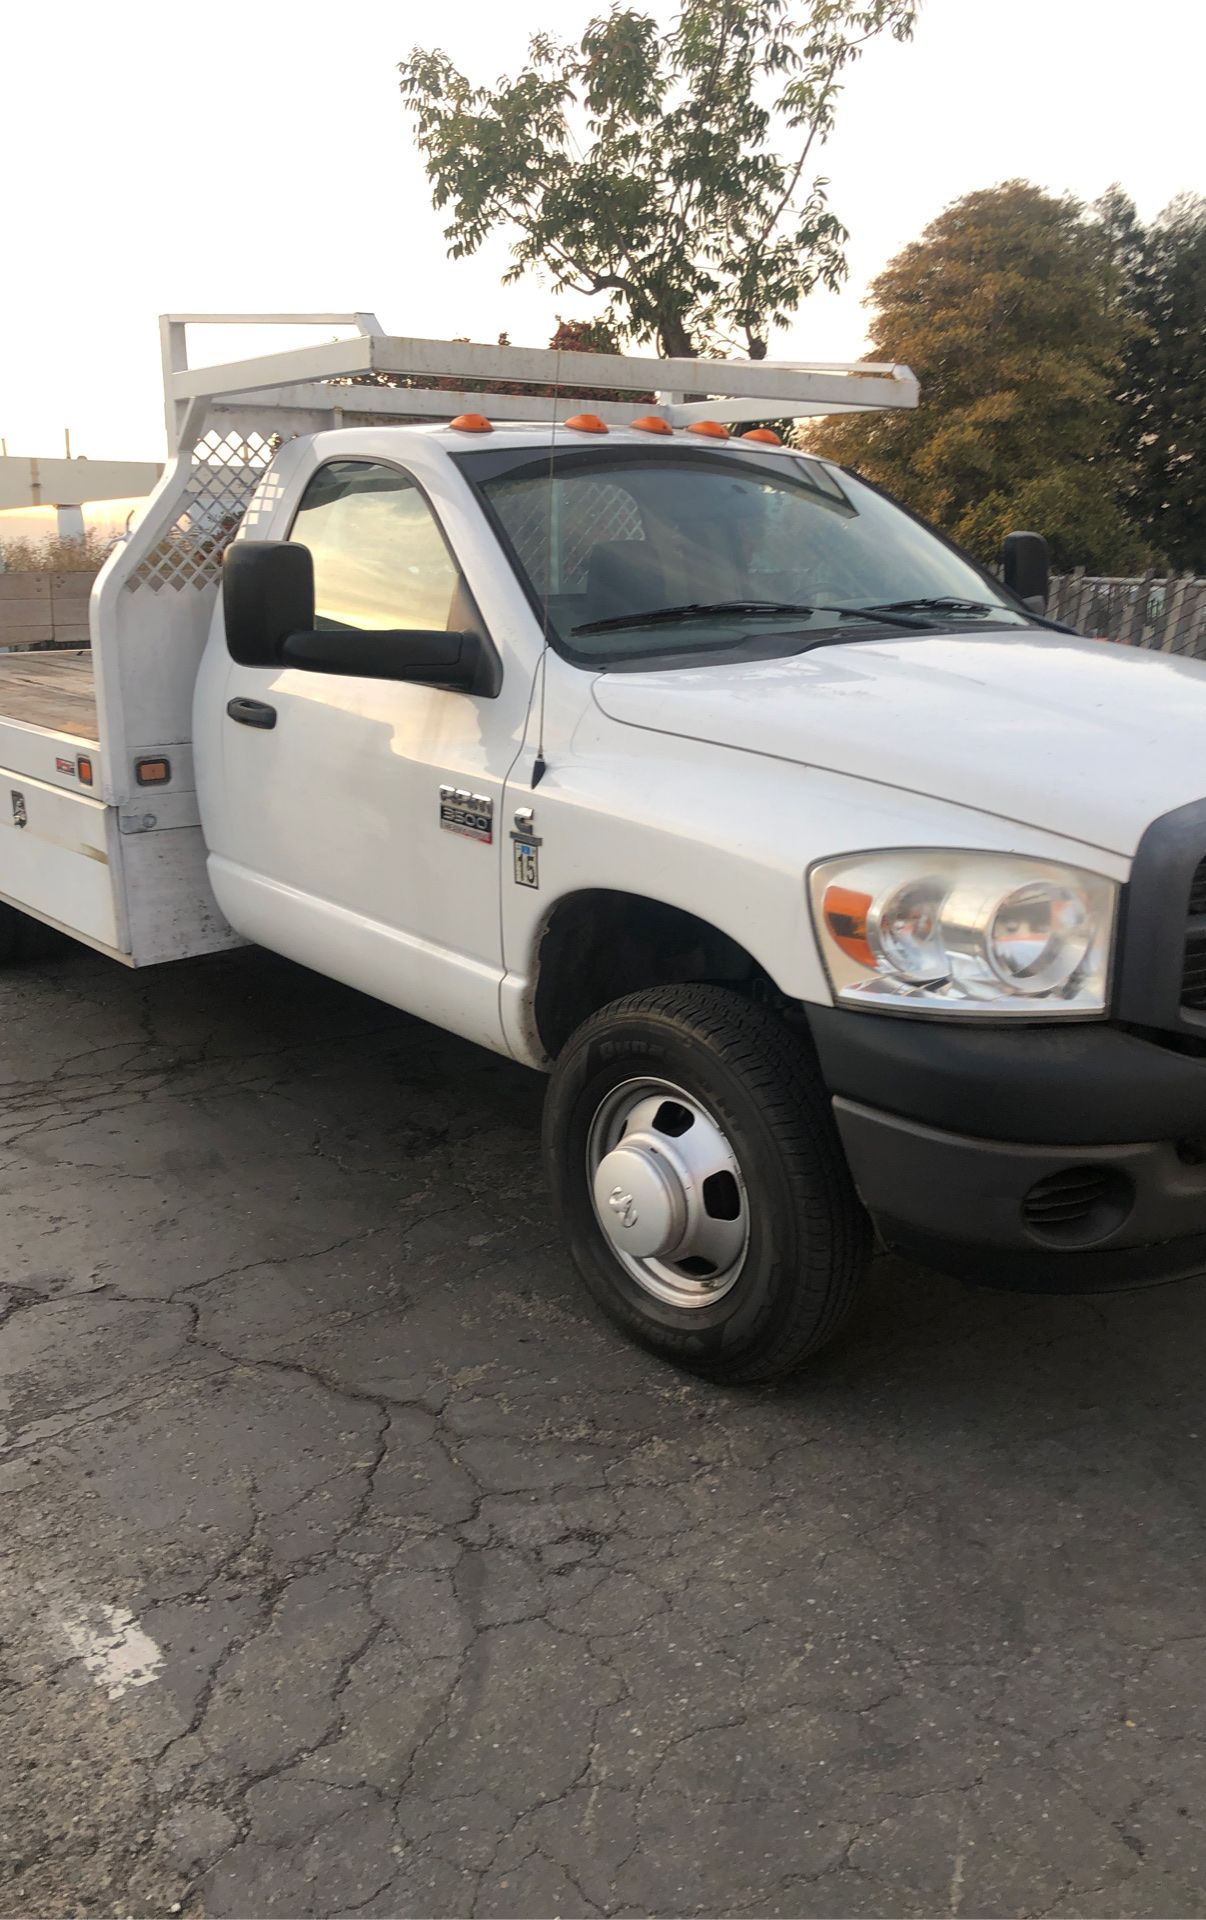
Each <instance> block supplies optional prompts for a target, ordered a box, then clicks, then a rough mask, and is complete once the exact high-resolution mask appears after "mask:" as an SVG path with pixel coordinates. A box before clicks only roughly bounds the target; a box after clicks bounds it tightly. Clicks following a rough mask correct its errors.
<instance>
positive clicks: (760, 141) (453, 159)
mask: <svg viewBox="0 0 1206 1920" xmlns="http://www.w3.org/2000/svg"><path fill="white" fill-rule="evenodd" d="M916 10H917V0H804V5H803V7H802V9H801V11H800V13H799V16H798V17H797V16H796V15H793V14H792V13H790V12H789V10H788V0H684V5H683V8H682V12H681V13H680V14H679V16H678V18H677V20H676V22H675V25H674V26H673V27H672V28H671V29H670V30H669V31H668V32H667V31H664V30H663V29H662V28H660V27H659V26H658V24H657V22H656V21H655V20H653V19H652V18H650V16H649V15H647V14H644V13H639V12H636V11H635V10H633V9H632V8H630V7H622V6H619V5H616V6H613V8H612V10H611V11H610V12H609V13H607V14H604V15H602V16H600V17H599V18H597V19H595V20H593V21H592V22H591V24H590V25H589V26H588V27H587V29H586V32H585V33H584V34H583V36H582V38H581V40H580V41H578V42H577V43H576V44H567V43H563V42H560V41H558V40H556V39H554V38H553V36H552V35H551V34H547V33H541V34H537V35H536V37H535V38H534V39H533V40H532V42H531V44H530V47H529V50H528V61H527V64H526V66H524V67H523V69H522V71H521V72H520V73H519V74H517V75H516V77H515V78H514V79H506V78H504V79H502V80H500V81H499V82H498V84H497V86H495V87H494V88H489V87H475V86H473V85H472V84H471V82H470V81H469V80H468V79H466V77H465V76H464V75H463V74H462V73H460V72H459V71H458V70H457V68H456V67H455V66H454V65H453V63H452V61H451V60H450V59H449V58H448V56H447V54H445V53H442V52H440V51H439V50H438V49H431V50H428V49H423V48H419V47H416V48H415V49H414V50H413V51H412V53H411V55H410V57H409V59H407V60H405V61H403V62H402V63H401V66H400V69H399V70H400V72H401V75H402V79H401V87H402V93H403V96H404V98H405V100H406V103H407V106H408V107H409V109H410V110H411V112H412V113H413V115H414V117H415V127H416V139H417V143H418V145H419V148H420V150H421V152H422V153H423V155H424V158H425V161H426V166H427V174H428V177H429V179H430V180H431V182H432V185H433V187H434V197H435V204H436V206H437V207H449V208H451V218H450V221H449V224H448V226H447V228H446V230H445V231H446V236H447V238H448V241H449V252H450V254H451V256H452V258H454V259H457V258H461V257H463V256H464V255H467V254H471V253H474V252H475V251H476V250H477V248H478V247H480V246H481V244H482V242H483V241H484V240H485V239H486V237H487V236H488V235H489V234H491V233H493V232H494V231H496V230H497V229H500V228H501V229H506V230H509V231H510V232H512V233H514V234H515V235H516V236H517V237H516V238H515V241H514V245H513V249H512V251H513V255H514V264H513V266H512V267H511V268H510V270H509V272H508V274H507V275H506V279H507V280H509V281H514V280H517V279H519V278H520V277H521V276H522V275H523V274H524V273H525V272H527V271H528V270H529V269H532V268H537V269H541V270H543V271H544V272H545V273H547V274H548V275H549V276H550V278H551V280H552V282H553V284H554V286H555V287H557V288H558V289H559V290H572V291H573V292H575V293H578V294H594V295H604V296H606V297H607V301H608V307H607V317H608V321H609V323H610V325H611V326H612V327H613V328H614V329H615V330H616V332H617V333H618V334H619V335H621V336H623V337H625V338H629V339H637V340H653V341H656V343H657V347H658V350H659V352H661V353H665V354H669V355H674V356H682V355H691V354H694V353H698V352H699V351H701V350H704V349H708V348H713V349H714V348H717V347H719V346H722V345H723V344H725V343H726V342H727V340H728V339H729V338H730V337H731V336H734V335H735V336H737V337H738V338H739V339H740V340H741V342H742V343H743V345H744V347H745V350H746V351H747V352H748V353H749V354H750V355H751V356H752V357H753V358H755V359H762V358H763V357H764V356H765V354H766V348H767V338H768V334H769V332H770V329H771V328H773V327H775V326H780V325H783V324H784V323H785V322H786V321H787V320H788V318H789V317H790V315H791V314H792V313H794V312H795V310H796V308H797V307H798V305H799V303H800V301H801V300H802V299H803V297H804V296H805V295H806V294H807V293H808V291H809V289H810V288H811V287H813V286H814V285H816V284H817V283H818V282H819V283H820V284H822V285H824V286H827V287H836V286H838V285H839V284H840V282H841V281H842V279H843V278H844V277H845V273H846V259H845V254H844V251H843V249H844V245H845V242H846V239H847V234H846V230H845V228H844V227H843V226H842V225H841V222H840V221H839V220H838V218H837V217H836V215H835V214H834V213H833V212H832V211H831V210H830V207H829V204H828V197H827V189H828V181H827V180H825V179H824V178H822V177H821V176H819V175H817V174H815V173H814V172H813V164H814V162H815V158H816V155H817V153H818V151H819V149H820V147H821V146H822V145H823V143H824V141H825V139H826V137H827V136H828V134H829V132H830V130H831V129H832V127H833V124H834V118H835V114H836V109H837V102H838V98H839V95H840V92H841V88H842V83H843V79H844V76H845V75H846V73H847V72H848V70H849V68H850V66H851V65H852V64H853V62H854V61H856V60H857V59H858V57H859V55H860V53H861V51H862V50H863V48H864V47H865V46H866V44H867V43H868V42H869V41H870V40H873V39H874V38H875V37H876V36H877V35H879V34H882V33H889V34H891V35H892V36H893V37H894V38H895V39H897V40H906V39H908V38H909V37H910V35H911V33H912V28H913V21H914V16H915V14H916Z"/></svg>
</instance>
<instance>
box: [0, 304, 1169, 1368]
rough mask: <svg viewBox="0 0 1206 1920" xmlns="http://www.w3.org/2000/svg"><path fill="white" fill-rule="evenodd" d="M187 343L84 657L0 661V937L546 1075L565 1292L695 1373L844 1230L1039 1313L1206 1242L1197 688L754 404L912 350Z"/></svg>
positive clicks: (743, 1358)
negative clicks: (185, 965)
mask: <svg viewBox="0 0 1206 1920" xmlns="http://www.w3.org/2000/svg"><path fill="white" fill-rule="evenodd" d="M196 317H200V316H194V318H196ZM187 318H188V317H187V316H184V317H182V316H175V317H171V318H169V319H168V320H166V321H165V322H164V323H163V343H164V352H165V365H166V389H167V404H168V424H169V432H170V435H171V438H172V440H173V443H174V447H175V459H174V462H173V464H172V465H171V466H170V468H169V469H168V471H167V473H166V474H165V477H164V479H163V482H162V483H161V485H160V487H159V489H158V491H157V493H156V494H155V495H153V496H152V499H151V501H150V503H149V506H148V509H147V511H146V512H145V514H144V516H143V517H142V519H141V521H140V522H139V524H138V525H137V526H136V527H135V528H134V529H133V531H132V533H131V536H130V538H129V539H128V540H127V541H126V542H125V544H124V545H122V546H121V547H120V548H119V549H118V550H117V551H116V552H115V553H114V554H113V556H112V557H111V559H110V560H109V562H108V564H107V566H106V568H105V570H104V572H103V573H102V575H101V577H100V579H99V580H98V583H97V586H96V589H95V593H94V597H93V604H92V618H91V641H92V644H91V653H90V655H88V654H83V655H78V656H63V655H60V654H44V655H41V656H31V655H26V656H17V655H14V656H11V657H10V658H9V659H8V660H6V661H4V662H2V663H0V895H2V896H3V899H4V900H5V901H6V902H7V905H8V912H7V914H6V916H5V924H4V928H3V929H2V931H3V932H4V933H5V934H6V936H7V938H8V941H9V944H10V946H14V945H17V944H18V943H19V938H20V931H21V925H22V916H24V915H33V916H34V917H36V918H38V919H41V920H45V921H49V922H51V923H52V924H54V925H56V926H58V927H61V928H64V929H66V930H67V931H69V932H71V933H74V934H75V935H76V936H77V937H78V938H80V939H82V940H85V941H87V942H88V943H89V944H90V945H92V946H93V947H96V948H99V949H101V950H102V951H104V952H107V953H110V954H112V955H114V957H116V958H118V959H122V960H124V961H126V962H127V963H129V964H132V965H144V964H148V963H150V962H154V961H161V960H170V959H173V958H177V957H181V956H184V955H188V954H197V953H203V952H209V951H214V950H216V949H219V948H221V947H224V946H229V945H234V944H237V943H238V942H239V941H242V940H252V941H257V942H260V943H261V944H262V945H264V946H266V947H269V948H272V949H274V950H275V951H277V952H278V953H281V954H285V955H288V956H291V957H292V958H293V959H294V960H297V961H300V962H302V963H304V964H305V965H306V966H308V967H312V968H315V969H317V970H318V971H319V972H322V973H325V974H329V975H331V976H332V977H333V978H336V979H339V980H342V981H346V982H348V983H350V984H351V985H353V986H355V987H358V988H360V989H362V990H363V991H365V992H367V993H370V994H374V995H376V996H378V997H379V998H381V999H382V1000H385V1001H389V1002H391V1003H392V1004H393V1005H395V1006H398V1007H402V1008H405V1009H407V1010H409V1011H410V1012H412V1013H414V1014H416V1015H420V1016H422V1017H423V1018H424V1019H426V1020H431V1021H435V1022H437V1023H438V1024H440V1025H442V1026H444V1027H447V1028H449V1029H450V1030H451V1031H453V1032H455V1033H458V1034H461V1035H464V1036H466V1037H468V1038H469V1039H472V1040H474V1041H477V1042H480V1043H481V1044H482V1045H483V1046H486V1047H491V1048H494V1049H496V1050H497V1051H498V1052H500V1053H504V1054H508V1055H510V1056H511V1057H513V1058H514V1059H515V1060H517V1061H521V1062H523V1063H524V1064H526V1065H527V1066H529V1067H534V1068H538V1069H542V1070H544V1071H547V1072H548V1074H549V1087H548V1097H547V1107H546V1125H545V1138H544V1155H545V1166H546V1170H547V1175H548V1179H549V1183H550V1185H551V1188H552V1191H553V1194H554V1197H555V1201H556V1204H557V1207H558V1210H559V1212H560V1215H561V1219H562V1221H563V1223H564V1227H565V1231H566V1235H567V1238H568V1241H569V1245H570V1248H571V1250H572V1253H573V1257H574V1260H575V1262H576V1264H577V1266H578V1268H579V1270H580V1272H581V1274H582V1277H583V1279H584V1280H585V1282H586V1284H587V1286H588V1287H589V1289H590V1291H591V1292H592V1293H593V1295H594V1296H595V1298H596V1299H597V1300H598V1301H599V1302H600V1304H601V1305H602V1306H603V1308H604V1309H605V1310H606V1311H607V1313H609V1314H610V1315H611V1317H612V1318H613V1319H614V1320H615V1321H617V1322H618V1323H619V1324H620V1326H621V1327H623V1328H624V1329H626V1330H627V1331H628V1332H629V1333H630V1334H632V1335H634V1336H635V1337H637V1338H638V1339H640V1340H642V1341H644V1342H645V1343H646V1344H647V1345H648V1346H651V1347H653V1348H654V1349H656V1350H657V1351H658V1352H660V1353H662V1354H664V1355H666V1356H668V1357H669V1358H671V1359H673V1360H676V1361H678V1362H680V1363H681V1364H684V1365H686V1366H688V1367H691V1368H694V1369H696V1370H697V1371H699V1372H702V1373H705V1374H709V1375H711V1376H712V1377H714V1378H719V1379H725V1380H730V1381H733V1380H759V1379H765V1378H768V1377H771V1376H773V1375H775V1374H778V1373H781V1372H784V1371H786V1370H787V1369H789V1368H791V1367H793V1366H795V1365H796V1364H797V1363H799V1362H800V1361H801V1360H802V1359H803V1358H804V1356H805V1355H806V1354H808V1353H810V1352H812V1351H813V1350H814V1349H816V1348H817V1347H818V1346H819V1345H820V1344H821V1343H822V1342H823V1341H825V1340H826V1339H827V1338H828V1337H829V1336H830V1335H831V1334H832V1333H833V1331H834V1330H835V1328H836V1327H837V1326H838V1324H839V1323H840V1321H841V1319H842V1316H843V1314H844V1313H845V1311H846V1309H847V1307H848V1306H849V1303H850V1301H851V1299H852V1298H853V1296H854V1293H855V1290H856V1288H857V1286H858V1282H859V1278H860V1275H861V1273H862V1270H863V1268H864V1265H865V1263H866V1260H867V1257H868V1253H869V1249H870V1247H871V1244H872V1235H873V1230H875V1231H877V1232H878V1234H879V1235H880V1237H881V1238H882V1240H884V1241H885V1242H887V1243H888V1244H889V1245H893V1246H898V1247H901V1248H903V1249H905V1250H907V1251H909V1252H910V1253H914V1254H917V1255H919V1256H921V1257H922V1258H923V1259H925V1260H926V1261H928V1262H930V1263H931V1264H933V1265H935V1266H938V1267H943V1268H947V1269H950V1270H952V1271H955V1272H961V1273H964V1274H967V1275H969V1276H971V1277H973V1278H977V1279H987V1280H993V1281H999V1282H1005V1283H1012V1284H1018V1285H1023V1286H1027V1287H1051V1288H1057V1289H1067V1288H1094V1289H1097V1288H1106V1287H1113V1286H1116V1285H1129V1284H1134V1283H1135V1282H1137V1281H1143V1280H1152V1279H1158V1278H1166V1277H1169V1276H1172V1275H1176V1274H1184V1273H1188V1272H1193V1271H1196V1270H1197V1269H1199V1268H1200V1267H1202V1266H1206V747H1204V746H1203V742H1204V741H1206V670H1204V669H1203V667H1201V666H1199V665H1198V664H1197V663H1195V662H1193V661H1187V660H1183V659H1173V658H1168V657H1164V656H1161V655H1159V654H1154V653H1149V652H1142V651H1131V650H1124V649H1121V648H1114V647H1108V646H1103V645H1101V644H1099V643H1095V642H1093V641H1090V640H1085V639H1081V638H1079V637H1077V636H1076V635H1074V634H1072V633H1070V632H1068V631H1066V630H1064V629H1062V628H1059V627H1056V626H1054V625H1053V624H1052V623H1050V622H1047V621H1046V620H1044V618H1043V616H1042V613H1041V611H1040V609H1041V606H1042V595H1043V591H1044V583H1045V561H1044V553H1043V549H1042V543H1041V541H1039V540H1037V539H1036V538H1035V537H1034V536H1032V535H1017V536H1013V537H1012V539H1011V541H1010V542H1009V543H1007V553H1006V566H1005V581H1004V584H1001V583H998V581H997V580H996V579H995V578H994V577H993V576H992V575H991V574H988V573H986V572H984V571H983V570H982V569H981V568H979V567H978V566H977V565H975V564H974V563H973V562H972V561H971V560H970V559H969V558H968V557H967V556H966V555H964V554H963V553H961V552H960V551H958V550H957V549H956V548H955V547H953V546H952V545H951V544H950V543H949V542H948V541H946V540H944V539H942V538H941V537H940V536H939V535H938V534H936V533H934V532H933V531H931V530H930V529H928V528H927V527H926V526H924V525H923V524H921V523H920V522H919V521H918V520H916V519H914V518H913V517H912V516H911V515H910V514H908V513H906V512H905V511H903V510H902V509H901V508H900V507H899V506H897V505H895V504H894V503H893V502H892V501H890V500H889V499H887V498H885V497H884V495H883V494H881V493H879V492H877V491H876V490H875V489H874V488H873V487H871V486H869V485H867V484H866V483H865V482H863V481H861V480H859V479H858V478H857V477H856V476H855V475H854V474H852V473H848V472H845V471H843V470H841V469H839V468H837V467H835V466H833V465H831V464H830V463H828V462H826V461H824V460H820V459H815V458H811V457H809V456H808V455H807V454H806V453H802V452H799V451H797V450H795V449H794V448H793V447H791V446H790V445H784V444H781V443H780V441H779V439H778V436H777V435H776V434H775V433H774V432H773V431H771V430H770V429H768V428H766V427H753V428H749V427H748V426H747V427H746V428H745V430H744V431H743V430H742V423H743V422H746V423H748V422H749V421H750V420H751V419H757V418H759V417H762V418H766V417H768V416H769V417H771V418H782V417H784V416H794V417H803V416H807V415H809V414H817V413H824V412H829V411H833V410H838V409H842V408H852V407H854V408H864V407H870V406H891V405H911V404H916V400H917V392H916V384H915V382H914V381H913V379H912V376H911V375H910V374H909V373H908V370H907V369H904V368H899V367H866V366H861V367H854V368H849V367H848V368H836V367H801V366H796V365H793V366H777V365H772V364H770V363H767V362H762V363H760V364H757V365H752V364H751V365H746V364H740V363H724V364H720V363H708V362H682V363H675V362H664V361H663V362H659V361H651V360H648V359H642V358H639V357H615V358H613V357H610V356H608V357H601V356H595V355H591V356H584V355H580V354H569V353H566V354H561V355H554V354H552V353H527V352H522V351H517V350H507V349H504V348H486V347H478V346H472V345H469V344H466V343H457V342H451V343H439V342H430V341H415V340H403V339H398V338H393V337H390V336H386V335H384V334H382V333H381V332H380V330H379V329H378V328H377V326H376V323H375V322H374V321H373V320H372V319H371V316H358V317H355V318H356V321H357V325H358V327H359V332H358V334H357V335H355V336H354V337H351V338H347V339H342V340H335V341H329V342H327V343H325V344H323V345H321V346H319V347H313V348H302V349H297V350H293V351H290V352H287V353H282V354H274V355H271V356H268V357H265V358H258V359H252V360H246V361H242V362H240V363H237V364H234V365H227V366H225V367H221V368H201V369H197V368H190V367H189V365H188V360H187V353H186V350H185V323H186V319H187ZM225 318H227V319H239V318H244V316H225ZM275 318H276V319H277V321H278V322H281V321H283V319H284V318H285V316H276V317H275ZM311 318H316V317H315V316H311ZM317 318H320V319H321V320H323V321H324V323H330V324H333V323H335V322H336V321H338V320H340V319H341V318H342V319H344V320H350V319H352V318H353V317H352V316H337V315H329V316H317ZM450 386H453V387H458V388H459V389H461V391H458V392H455V393H450V392H449V390H448V389H449V387H450ZM517 386H518V387H519V389H520V391H519V392H516V387H517ZM542 387H543V388H545V389H546V391H548V390H551V391H553V392H554V393H555V395H556V397H555V398H553V399H550V398H547V397H541V394H540V392H539V389H540V388H542ZM591 388H604V389H606V390H608V391H610V392H611V393H613V394H614V393H615V392H616V391H617V390H618V391H620V392H622V393H628V394H630V395H631V396H632V398H631V401H629V402H623V403H621V402H617V401H615V400H614V399H613V400H611V401H609V402H608V403H606V404H605V403H603V402H602V401H595V400H592V399H591V398H590V393H589V390H590V389H591ZM492 389H493V391H492ZM584 390H585V397H584ZM650 390H653V391H654V393H655V395H656V397H655V398H654V399H652V400H651V399H650V397H649V393H650ZM701 393H702V394H704V395H706V396H707V397H706V398H705V399H702V400H701V399H700V398H699V397H698V396H699V395H700V394H701ZM691 394H693V395H694V396H696V397H694V398H692V397H689V395H691ZM574 396H576V397H574ZM450 415H452V416H454V417H452V418H449V416H450ZM399 421H406V422H409V424H399Z"/></svg>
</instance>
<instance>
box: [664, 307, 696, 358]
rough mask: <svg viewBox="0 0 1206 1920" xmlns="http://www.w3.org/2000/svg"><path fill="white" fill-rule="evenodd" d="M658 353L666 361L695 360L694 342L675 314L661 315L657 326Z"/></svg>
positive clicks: (680, 319) (679, 316)
mask: <svg viewBox="0 0 1206 1920" xmlns="http://www.w3.org/2000/svg"><path fill="white" fill-rule="evenodd" d="M657 345H658V352H659V353H660V354H661V355H662V357H663V359H666V360H695V359H697V358H698V354H697V352H696V348H695V342H694V341H693V340H692V338H691V335H690V334H689V333H688V332H687V329H686V327H685V326H684V324H683V320H682V316H681V315H680V314H677V313H667V314H663V315H662V317H661V319H660V320H659V321H658V326H657Z"/></svg>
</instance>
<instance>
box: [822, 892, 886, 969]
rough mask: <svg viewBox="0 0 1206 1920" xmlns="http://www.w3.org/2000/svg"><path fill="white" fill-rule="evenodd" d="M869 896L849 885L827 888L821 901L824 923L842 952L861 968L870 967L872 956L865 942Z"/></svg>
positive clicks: (873, 958)
mask: <svg viewBox="0 0 1206 1920" xmlns="http://www.w3.org/2000/svg"><path fill="white" fill-rule="evenodd" d="M870 911H871V895H870V894H869V893H855V891H854V889H853V888H852V887H826V889H825V897H824V899H823V900H822V902H821V912H822V913H823V914H824V915H825V925H826V926H827V927H828V928H829V931H830V933H831V934H832V936H833V939H834V941H835V943H836V945H838V946H839V947H840V948H841V949H842V952H843V953H845V954H848V955H849V956H850V958H851V960H857V961H858V963H859V965H860V966H862V967H873V966H874V965H875V955H874V954H873V953H872V951H871V948H870V947H869V945H868V944H867V915H868V913H869V912H870Z"/></svg>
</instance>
